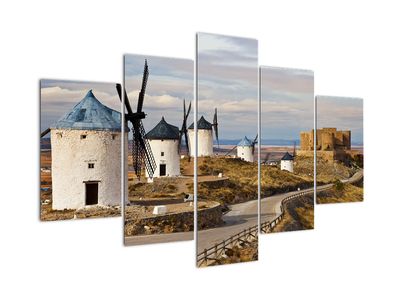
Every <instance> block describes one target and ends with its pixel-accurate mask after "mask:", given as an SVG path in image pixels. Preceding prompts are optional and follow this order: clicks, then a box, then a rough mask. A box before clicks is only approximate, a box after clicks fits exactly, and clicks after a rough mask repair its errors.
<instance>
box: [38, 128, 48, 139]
mask: <svg viewBox="0 0 400 300" xmlns="http://www.w3.org/2000/svg"><path fill="white" fill-rule="evenodd" d="M49 132H50V128H47V129H46V130H44V131H42V132H41V133H40V137H41V138H42V137H44V136H45V135H46V134H48V133H49Z"/></svg>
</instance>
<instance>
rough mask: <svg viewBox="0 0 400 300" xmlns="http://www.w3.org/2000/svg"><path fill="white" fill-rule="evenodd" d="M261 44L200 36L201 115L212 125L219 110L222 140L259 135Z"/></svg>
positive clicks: (206, 35) (243, 39) (224, 37)
mask: <svg viewBox="0 0 400 300" xmlns="http://www.w3.org/2000/svg"><path fill="white" fill-rule="evenodd" d="M257 52H258V42H257V40H254V39H246V38H239V37H229V36H221V35H214V34H207V33H199V34H198V53H197V56H198V92H199V114H200V115H204V116H205V118H206V119H207V120H209V121H212V119H213V114H214V108H217V109H218V123H219V133H220V134H219V136H220V138H221V139H234V138H235V139H238V138H242V137H243V136H244V135H247V136H255V134H256V132H257V107H258V100H257V94H258V53H257Z"/></svg>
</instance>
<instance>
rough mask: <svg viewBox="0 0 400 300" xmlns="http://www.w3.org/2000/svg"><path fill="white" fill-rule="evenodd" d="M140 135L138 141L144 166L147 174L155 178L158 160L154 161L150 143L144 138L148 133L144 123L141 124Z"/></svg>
mask: <svg viewBox="0 0 400 300" xmlns="http://www.w3.org/2000/svg"><path fill="white" fill-rule="evenodd" d="M138 130H139V134H138V141H139V144H140V147H141V150H142V153H143V154H144V155H143V159H144V165H145V167H146V170H147V173H148V174H149V177H150V178H153V175H154V172H155V171H156V169H157V164H156V160H155V159H154V156H153V152H152V151H151V147H150V143H149V141H148V140H146V139H145V138H144V137H145V136H146V131H145V130H144V126H143V123H142V121H141V120H140V122H139V128H138Z"/></svg>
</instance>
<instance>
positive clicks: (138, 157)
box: [116, 60, 157, 179]
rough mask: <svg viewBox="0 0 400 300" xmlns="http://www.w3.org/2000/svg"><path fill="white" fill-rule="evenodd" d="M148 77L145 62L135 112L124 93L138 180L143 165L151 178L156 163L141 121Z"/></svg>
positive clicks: (126, 119) (126, 118) (120, 93)
mask: <svg viewBox="0 0 400 300" xmlns="http://www.w3.org/2000/svg"><path fill="white" fill-rule="evenodd" d="M148 77H149V68H148V66H147V60H145V63H144V71H143V79H142V87H141V90H140V93H139V97H138V103H137V110H136V112H133V111H132V108H131V105H130V102H129V99H128V96H127V94H126V91H124V104H125V108H126V110H127V113H126V114H125V122H126V126H127V127H129V125H128V122H130V123H131V130H132V137H133V138H132V161H133V162H132V165H133V169H134V171H135V174H136V176H137V177H138V178H139V179H140V176H141V174H142V167H143V165H144V166H145V168H146V171H147V173H148V175H149V177H150V178H153V175H154V172H155V170H156V168H157V165H156V161H155V159H154V156H153V153H152V151H151V147H150V143H149V142H148V141H147V140H146V139H145V137H146V131H145V129H144V126H143V122H142V119H144V118H146V114H145V113H144V112H143V102H144V96H145V93H146V86H147V80H148ZM116 88H117V91H118V95H119V98H120V100H121V101H122V98H121V96H122V88H121V85H120V84H117V86H116Z"/></svg>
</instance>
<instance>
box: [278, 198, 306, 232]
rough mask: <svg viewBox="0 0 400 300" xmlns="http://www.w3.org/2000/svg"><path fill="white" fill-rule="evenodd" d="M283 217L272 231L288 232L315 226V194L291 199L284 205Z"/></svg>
mask: <svg viewBox="0 0 400 300" xmlns="http://www.w3.org/2000/svg"><path fill="white" fill-rule="evenodd" d="M284 210H285V214H284V216H283V219H282V220H281V221H280V222H279V224H278V225H277V226H275V228H274V229H273V230H272V232H286V231H295V230H306V229H313V228H314V196H313V194H310V195H304V196H302V197H298V198H295V199H293V200H290V201H288V202H287V203H286V205H285V206H284Z"/></svg>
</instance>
